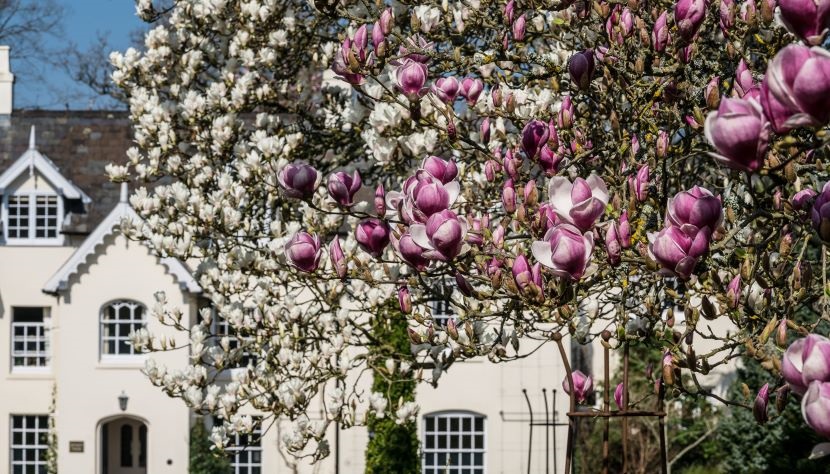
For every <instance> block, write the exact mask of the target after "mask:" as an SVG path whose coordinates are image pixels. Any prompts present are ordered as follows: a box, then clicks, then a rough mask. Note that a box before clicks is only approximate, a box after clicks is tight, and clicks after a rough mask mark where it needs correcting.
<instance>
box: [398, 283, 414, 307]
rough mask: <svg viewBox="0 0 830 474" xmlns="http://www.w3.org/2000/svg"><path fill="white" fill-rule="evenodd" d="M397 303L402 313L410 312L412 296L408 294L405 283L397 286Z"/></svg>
mask: <svg viewBox="0 0 830 474" xmlns="http://www.w3.org/2000/svg"><path fill="white" fill-rule="evenodd" d="M398 304H399V305H400V307H401V312H402V313H404V314H409V313H411V312H412V297H411V296H410V295H409V288H408V287H407V286H406V285H403V286H401V287H399V288H398Z"/></svg>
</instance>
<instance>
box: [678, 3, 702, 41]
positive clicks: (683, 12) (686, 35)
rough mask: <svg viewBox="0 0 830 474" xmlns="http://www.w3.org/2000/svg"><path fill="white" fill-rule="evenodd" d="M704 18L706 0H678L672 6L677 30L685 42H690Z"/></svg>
mask: <svg viewBox="0 0 830 474" xmlns="http://www.w3.org/2000/svg"><path fill="white" fill-rule="evenodd" d="M705 18H706V0H679V1H678V2H677V3H676V4H675V6H674V22H675V23H676V24H677V32H678V34H680V38H681V39H682V40H683V41H685V42H686V43H689V42H691V41H692V40H693V39H694V37H695V35H696V34H697V30H698V29H699V28H700V25H701V24H702V23H703V20H704V19H705Z"/></svg>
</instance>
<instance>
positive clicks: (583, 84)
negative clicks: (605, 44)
mask: <svg viewBox="0 0 830 474" xmlns="http://www.w3.org/2000/svg"><path fill="white" fill-rule="evenodd" d="M594 66H595V65H594V50H593V49H586V50H585V51H581V52H579V53H576V54H574V55H573V56H571V59H570V60H568V73H569V74H570V75H571V80H572V81H573V82H574V84H576V86H577V87H579V88H580V89H582V90H588V87H589V86H590V85H591V79H593V78H594Z"/></svg>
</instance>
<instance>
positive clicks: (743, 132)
mask: <svg viewBox="0 0 830 474" xmlns="http://www.w3.org/2000/svg"><path fill="white" fill-rule="evenodd" d="M704 133H705V135H706V139H707V140H708V141H709V144H710V145H712V146H713V147H714V148H715V149H716V150H717V151H718V152H717V153H710V155H711V156H712V157H713V158H715V159H716V160H718V162H720V163H722V164H724V165H726V166H728V167H730V168H732V169H736V170H740V171H749V172H752V171H757V170H758V169H760V168H761V166H762V165H763V164H764V157H765V156H766V154H767V145H768V143H769V122H767V119H766V117H764V111H763V109H762V108H761V104H759V103H758V102H756V101H755V100H754V99H749V100H745V99H730V98H728V97H724V98H723V99H722V100H721V102H720V107H718V110H717V111H712V112H709V115H708V116H707V117H706V123H705V124H704Z"/></svg>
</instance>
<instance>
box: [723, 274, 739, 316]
mask: <svg viewBox="0 0 830 474" xmlns="http://www.w3.org/2000/svg"><path fill="white" fill-rule="evenodd" d="M741 288H742V287H741V274H740V273H739V274H737V275H735V278H733V279H732V281H730V282H729V285H727V287H726V302H727V303H728V305H729V307H730V308H732V309H735V308H737V307H738V304H739V303H740V302H741Z"/></svg>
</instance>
